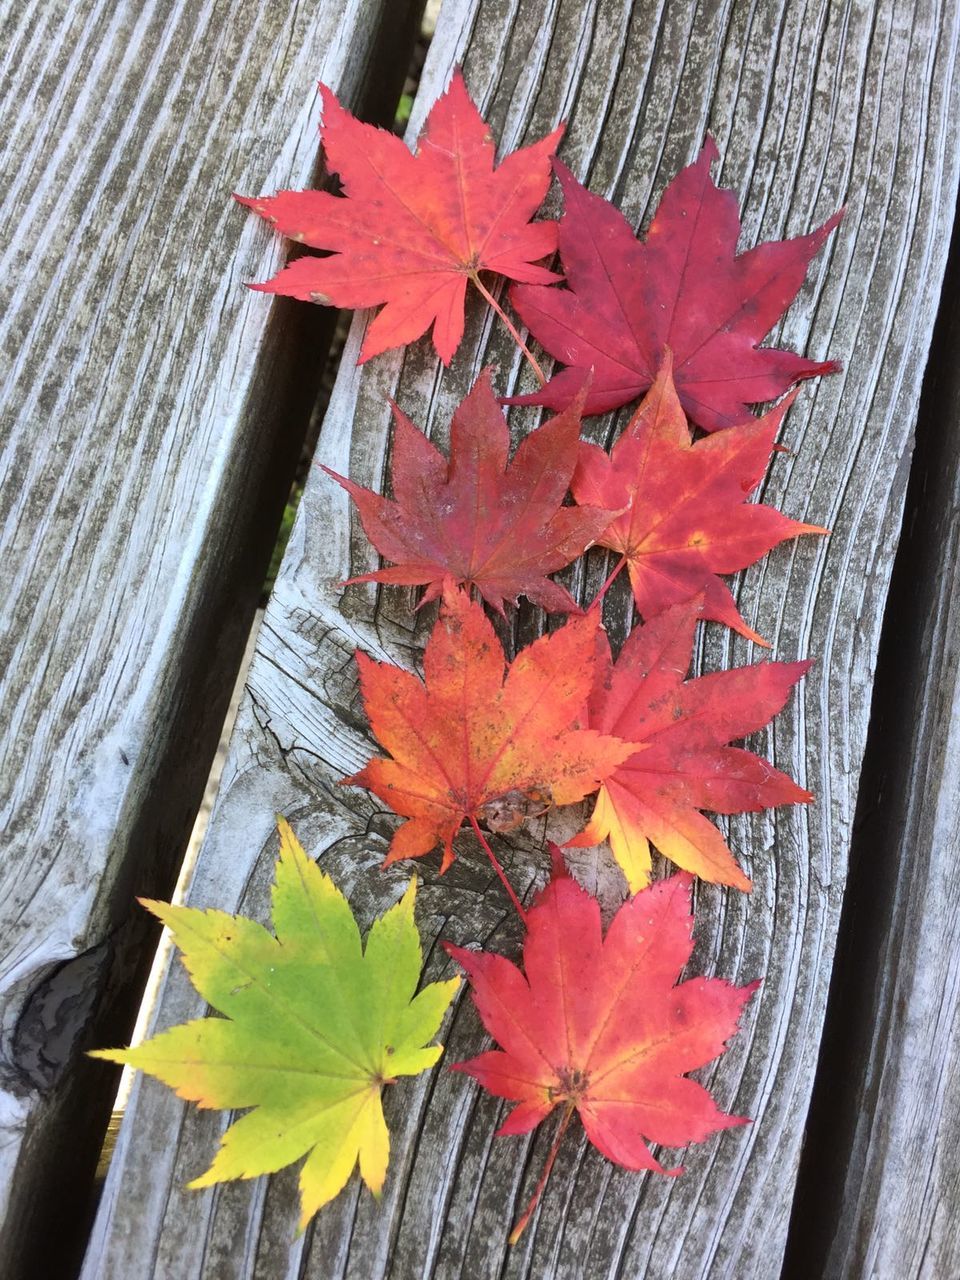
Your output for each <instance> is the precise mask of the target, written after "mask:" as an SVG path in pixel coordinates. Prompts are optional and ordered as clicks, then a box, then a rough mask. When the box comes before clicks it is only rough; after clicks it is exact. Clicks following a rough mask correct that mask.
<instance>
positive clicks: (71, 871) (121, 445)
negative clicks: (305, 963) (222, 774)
mask: <svg viewBox="0 0 960 1280" xmlns="http://www.w3.org/2000/svg"><path fill="white" fill-rule="evenodd" d="M418 15H419V8H418V6H417V5H416V4H410V5H407V4H399V5H389V6H388V5H385V4H383V3H382V0H330V2H329V3H326V4H322V5H309V6H299V5H296V4H283V3H279V4H271V5H263V4H260V3H257V2H256V0H249V2H248V0H240V2H239V3H237V2H236V0H234V2H233V3H229V4H228V3H225V2H221V0H146V2H145V3H128V2H127V0H78V2H77V3H73V4H70V5H67V6H64V5H59V4H57V5H50V4H43V3H38V2H36V0H28V2H27V3H16V4H13V3H9V4H3V5H2V6H0V33H2V34H0V50H2V51H3V52H2V55H0V56H2V59H3V66H4V74H3V81H2V86H3V87H2V99H0V140H2V141H0V152H2V167H3V172H4V183H3V186H2V189H0V207H2V216H3V225H4V226H5V227H6V228H8V229H10V230H13V231H14V232H15V234H13V235H11V236H8V237H6V238H5V244H4V248H3V250H2V275H0V291H2V303H0V334H2V345H3V352H4V360H3V369H2V391H0V403H2V415H3V429H2V435H0V450H2V470H3V475H4V479H5V485H4V489H3V495H2V498H0V529H2V533H0V538H2V553H0V597H2V600H3V606H2V608H3V615H2V622H0V637H2V639H0V655H2V661H0V669H2V674H0V717H2V719H0V779H2V780H0V828H2V830H3V837H2V845H3V855H2V860H0V1088H2V1092H0V1216H2V1217H3V1220H4V1229H3V1232H2V1241H3V1244H2V1245H0V1272H2V1273H3V1274H4V1275H8V1276H14V1275H16V1274H21V1273H23V1274H27V1275H31V1276H36V1275H40V1274H45V1275H46V1274H49V1275H53V1274H54V1273H55V1269H56V1268H55V1267H54V1264H53V1262H52V1260H51V1257H50V1255H49V1253H47V1252H45V1251H47V1250H49V1249H51V1248H52V1249H54V1250H56V1249H57V1248H59V1247H62V1248H63V1249H64V1250H66V1248H67V1244H66V1242H67V1241H68V1240H69V1239H70V1238H72V1237H71V1227H72V1226H75V1223H73V1221H72V1219H73V1218H75V1217H76V1216H77V1214H78V1213H81V1214H82V1213H83V1211H84V1210H85V1208H86V1203H85V1193H86V1192H87V1190H88V1188H89V1184H90V1179H91V1178H92V1174H93V1168H94V1166H95V1164H96V1157H97V1150H98V1145H99V1136H100V1135H101V1134H102V1131H103V1128H104V1126H105V1124H106V1116H107V1113H108V1112H109V1107H110V1101H111V1098H110V1094H111V1092H112V1088H113V1087H114V1085H115V1081H114V1079H113V1078H112V1077H111V1074H110V1073H109V1072H106V1073H105V1072H103V1071H99V1070H95V1069H94V1067H93V1064H92V1063H85V1062H80V1063H78V1061H77V1059H78V1053H79V1051H80V1050H82V1049H84V1048H87V1047H90V1046H91V1045H92V1044H93V1043H95V1042H97V1041H102V1039H103V1037H104V1035H107V1034H109V1035H110V1037H111V1038H114V1037H115V1036H116V1035H118V1034H120V1035H123V1034H128V1032H129V1026H130V1025H131V1020H132V1017H133V1012H134V1010H135V1007H136V1001H137V999H138V996H137V992H136V990H135V989H134V988H135V986H136V983H135V979H136V977H137V975H138V974H139V975H140V976H141V977H142V976H143V975H142V969H143V961H144V960H146V959H148V951H147V949H146V943H147V942H148V940H151V939H150V938H149V932H148V931H145V930H144V929H143V927H142V924H140V923H139V922H137V923H135V924H132V925H127V923H126V921H127V920H128V918H130V917H132V916H133V914H134V912H133V898H132V895H133V893H134V892H144V891H147V892H153V891H160V892H162V893H168V892H169V890H170V887H171V885H172V883H173V880H174V878H175V875H176V869H177V865H178V861H179V858H180V856H181V854H182V851H183V848H184V845H185V842H186V839H187V836H188V835H189V831H190V827H191V824H192V820H193V817H194V814H195V812H196V808H197V804H198V801H199V796H200V794H201V793H202V788H203V783H204V779H205V777H206V773H207V770H208V768H209V764H210V760H211V758H212V755H213V751H214V749H215V745H216V740H217V736H218V734H219V729H220V726H221V724H222V722H223V715H224V712H225V707H226V700H227V699H228V697H229V693H230V686H231V683H232V681H233V679H234V675H235V672H236V669H237V665H238V663H239V661H240V656H241V654H242V650H243V644H244V638H245V635H246V633H247V631H248V629H249V625H250V620H251V617H252V611H253V608H254V607H255V605H256V601H257V594H258V592H259V590H260V586H261V584H262V582H263V576H264V572H265V567H266V563H267V559H268V557H269V551H270V546H271V544H272V540H273V537H274V536H275V531H276V527H277V524H278V522H279V515H280V511H281V510H282V507H283V503H284V501H285V498H286V495H287V493H288V492H289V486H290V482H291V478H292V475H293V471H294V468H295V465H296V461H297V455H298V451H299V448H300V442H301V440H302V437H303V433H304V430H305V427H306V424H307V421H308V418H309V414H310V411H311V408H312V405H313V402H314V399H315V394H316V388H317V384H318V381H319V376H320V365H321V361H322V354H321V351H322V348H321V347H320V345H319V344H320V341H321V331H320V329H319V328H318V326H317V323H316V322H317V320H318V318H319V317H320V315H321V312H320V311H319V310H310V309H304V308H293V307H286V308H283V307H271V305H270V304H269V303H267V304H266V305H265V304H264V300H263V298H261V297H259V296H253V295H251V294H249V293H248V292H247V291H246V290H245V289H244V288H243V284H244V282H245V281H248V280H254V279H262V278H263V277H264V276H265V275H267V274H270V273H271V272H272V271H273V270H274V269H275V268H276V266H277V265H278V263H279V261H280V260H281V257H282V253H283V247H282V245H280V244H279V243H277V242H276V239H275V237H271V236H270V235H269V233H268V232H267V231H266V229H264V228H262V227H260V226H257V225H255V220H253V219H251V218H249V216H247V215H245V214H244V213H242V212H241V211H240V210H238V209H237V207H236V206H235V205H234V203H233V201H232V200H231V198H230V194H231V192H232V191H235V190H240V191H247V192H250V191H253V192H256V191H259V190H263V189H273V188H275V187H276V186H278V185H279V184H280V182H281V180H284V181H290V180H293V181H294V183H306V182H309V181H310V180H311V177H312V175H313V174H314V172H315V168H316V161H317V136H316V127H317V110H316V94H315V81H316V78H317V76H318V74H319V75H322V76H324V77H325V78H326V79H327V80H328V81H329V82H330V83H331V84H333V85H335V86H337V87H338V88H339V89H340V90H341V91H342V92H343V94H344V96H345V97H346V99H347V101H348V102H351V103H354V104H357V105H362V104H363V103H364V102H368V103H369V102H378V101H380V99H381V98H382V96H383V94H384V93H386V94H387V95H389V94H391V93H392V94H393V102H395V101H396V96H397V95H398V94H399V91H400V87H401V85H402V80H403V74H404V70H405V63H404V62H403V61H402V56H403V53H404V51H405V50H407V49H409V48H410V45H411V43H412V31H411V30H410V28H411V27H414V28H415V25H416V20H417V19H418ZM385 43H386V44H388V45H389V55H390V61H389V64H388V66H387V70H386V71H385V70H384V63H383V58H382V53H383V46H384V44H385ZM371 84H372V85H373V89H374V91H373V92H372V93H371V92H370V89H371ZM392 109H393V103H391V108H390V115H391V118H392ZM305 351H306V352H309V353H310V354H309V355H308V357H307V359H306V360H304V353H305ZM311 357H312V358H311ZM151 941H152V940H151ZM98 1131H99V1132H98ZM54 1209H55V1210H56V1213H55V1217H56V1221H57V1224H58V1227H57V1230H56V1231H55V1232H51V1231H50V1230H49V1223H50V1221H51V1220H52V1219H53V1217H54ZM33 1251H37V1252H36V1256H35V1255H34V1252H33ZM41 1255H43V1257H44V1258H45V1259H46V1261H45V1262H44V1263H43V1264H41V1262H40V1256H41ZM30 1259H32V1262H31V1261H30Z"/></svg>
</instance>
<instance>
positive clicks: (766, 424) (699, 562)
mask: <svg viewBox="0 0 960 1280" xmlns="http://www.w3.org/2000/svg"><path fill="white" fill-rule="evenodd" d="M671 365H672V362H671V359H670V353H669V350H668V352H667V356H666V358H665V359H664V362H663V365H662V366H661V368H660V371H659V373H658V374H657V378H656V380H655V382H654V384H653V386H652V387H651V388H650V390H649V391H648V392H647V394H646V396H645V397H644V399H643V402H642V403H641V405H640V407H639V409H638V410H637V412H636V413H635V414H634V416H633V418H632V419H631V420H630V423H629V425H628V426H627V428H626V430H625V431H624V433H623V435H622V436H620V438H619V440H617V442H616V444H615V445H614V446H613V448H612V450H611V451H610V454H609V455H607V454H606V453H605V452H604V451H603V450H602V449H600V448H598V446H597V445H595V444H587V443H585V442H584V443H581V445H580V459H579V462H578V463H577V469H576V472H575V473H574V476H573V481H572V484H571V488H572V490H573V496H574V497H575V498H576V500H577V502H585V503H589V504H591V506H593V507H596V506H605V507H611V508H617V509H619V510H620V511H621V512H622V514H621V515H618V516H617V518H616V519H615V520H613V521H612V523H611V524H610V525H609V526H608V528H607V529H606V530H605V531H604V532H603V533H601V534H599V535H598V536H597V539H596V540H597V542H599V543H600V545H601V546H604V547H610V548H611V549H612V550H614V551H618V552H620V554H621V555H622V556H623V557H624V559H625V561H626V564H627V567H628V570H629V573H630V585H631V586H632V588H633V598H634V600H635V601H636V602H637V608H638V609H639V610H640V614H641V616H642V617H644V618H652V617H654V616H656V614H658V613H662V612H663V610H664V609H665V608H667V607H669V606H670V605H674V604H682V603H684V602H686V601H689V600H692V599H693V598H694V596H696V595H699V594H701V593H702V598H703V617H705V618H710V619H712V620H714V621H716V622H723V623H726V625H727V626H729V627H733V628H734V630H736V631H739V632H740V634H741V635H744V636H747V637H748V638H749V639H751V640H756V641H757V642H758V643H759V644H764V645H765V644H766V641H765V640H763V639H762V637H760V636H758V635H757V633H756V632H755V631H754V630H753V629H752V628H750V627H748V626H747V624H746V623H745V622H744V620H743V618H742V617H741V616H740V612H739V610H738V609H737V606H736V605H735V604H734V600H733V596H732V595H731V594H730V589H729V587H727V585H726V584H725V583H723V582H721V581H720V579H719V578H718V577H717V574H719V573H734V572H736V570H738V569H744V568H746V566H747V565H749V564H753V563H754V561H755V560H759V558H760V557H761V556H763V555H765V554H766V553H767V552H768V551H769V550H770V549H771V548H772V547H775V546H776V545H777V543H779V542H783V541H784V539H786V538H795V537H797V536H798V535H799V534H802V533H827V532H828V530H826V529H821V528H818V527H817V526H816V525H812V524H800V523H799V522H798V521H796V520H790V519H789V518H788V517H787V516H785V515H782V514H781V513H780V512H779V511H777V510H776V509H775V508H774V507H767V506H763V505H761V504H760V503H755V502H753V503H748V502H747V501H746V499H747V497H748V495H749V494H751V493H752V492H753V490H754V489H755V488H756V487H757V485H758V484H759V483H760V480H761V479H762V477H763V474H764V472H765V471H766V469H767V464H768V462H769V461H770V455H771V453H772V452H773V448H774V441H775V439H776V436H777V431H778V429H779V427H780V423H781V422H782V420H783V416H784V414H785V413H786V412H787V409H788V408H789V407H790V404H791V403H792V397H788V398H787V399H786V400H783V401H781V403H780V404H778V405H776V406H775V407H774V408H773V409H771V410H770V412H769V413H768V414H766V415H765V416H764V417H763V418H761V419H760V420H759V421H757V420H755V419H754V420H751V421H750V422H749V423H748V424H746V425H744V426H742V427H731V428H729V430H727V431H722V432H719V433H717V434H716V435H712V436H706V437H701V438H700V439H699V440H698V441H697V442H696V443H694V442H693V440H692V439H691V434H690V429H689V427H688V426H687V419H686V415H685V414H684V412H683V409H682V408H681V405H680V401H679V399H678V398H677V393H676V390H675V388H674V383H673V377H672V371H671Z"/></svg>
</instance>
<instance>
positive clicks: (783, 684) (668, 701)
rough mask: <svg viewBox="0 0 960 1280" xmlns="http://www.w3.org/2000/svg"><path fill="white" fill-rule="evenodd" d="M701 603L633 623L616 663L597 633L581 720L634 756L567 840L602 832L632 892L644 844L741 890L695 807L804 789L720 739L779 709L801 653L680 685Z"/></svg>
mask: <svg viewBox="0 0 960 1280" xmlns="http://www.w3.org/2000/svg"><path fill="white" fill-rule="evenodd" d="M699 613H700V601H699V600H694V601H692V602H691V603H689V604H683V605H675V606H673V607H672V608H670V609H667V610H665V611H664V612H663V613H661V614H660V615H659V617H656V618H654V619H653V620H652V621H650V622H648V623H646V624H645V625H644V626H642V627H638V628H636V630H634V631H632V632H631V633H630V635H629V637H628V638H627V641H626V643H625V644H624V646H623V649H622V650H621V652H620V656H619V658H618V659H617V662H616V665H614V664H613V662H612V660H611V656H610V646H609V643H608V641H607V638H606V634H605V633H604V632H602V631H598V633H597V648H598V651H599V652H598V660H597V667H596V671H595V675H594V686H593V692H592V694H591V697H590V720H589V723H590V727H591V728H593V729H596V730H597V731H598V732H599V733H605V734H607V733H608V734H615V735H616V736H617V737H619V738H623V739H625V740H627V741H629V742H632V743H634V744H635V746H636V754H635V755H633V756H631V757H630V759H629V760H627V761H626V762H625V763H624V764H622V765H620V766H619V767H618V768H617V769H616V770H615V771H614V772H613V773H612V774H610V776H609V777H607V778H605V779H604V781H603V783H602V784H601V786H600V792H599V794H598V796H597V801H596V805H595V807H594V811H593V816H592V817H591V819H590V822H589V824H588V825H587V827H586V829H585V830H584V831H583V832H582V833H581V834H580V835H579V836H576V837H575V838H574V839H573V840H571V841H569V844H571V845H580V846H582V845H595V844H599V843H600V842H601V841H602V840H607V839H608V840H609V841H610V847H611V849H612V850H613V854H614V857H615V858H616V860H617V862H618V863H619V864H620V867H621V868H622V870H623V873H624V875H625V876H626V878H627V882H628V883H629V885H630V890H631V892H633V893H635V892H636V891H637V890H638V889H642V888H643V887H644V886H645V885H646V884H648V883H649V881H650V867H651V859H650V845H651V844H653V845H655V846H656V848H657V849H659V851H660V852H661V853H662V854H663V855H664V857H667V858H669V859H670V860H671V862H675V863H676V864H677V866H679V867H683V869H684V870H686V871H691V872H694V873H695V874H696V875H698V876H700V878H701V879H702V880H710V881H713V882H714V883H717V884H730V885H733V886H735V887H736V888H737V889H744V890H747V891H749V889H750V888H751V884H750V881H749V879H748V878H747V877H746V876H745V875H744V873H743V871H742V870H741V869H740V867H739V866H738V865H737V863H736V861H735V860H734V857H733V854H732V853H731V852H730V850H729V848H728V847H727V844H726V841H725V840H724V838H723V836H722V835H721V834H720V832H719V831H718V830H717V828H716V827H715V826H714V825H713V823H712V822H710V821H709V820H708V819H707V818H705V817H704V816H703V814H702V813H700V812H699V810H701V809H707V810H709V811H710V812H711V813H748V812H755V811H757V810H760V809H768V808H772V807H773V806H775V805H783V804H806V803H808V802H809V801H810V800H812V799H813V796H812V795H811V793H810V792H809V791H804V790H803V789H802V788H801V787H798V786H797V784H796V783H795V782H794V781H793V780H792V779H791V778H788V777H787V775H786V774H785V773H781V772H780V771H779V770H778V769H774V768H773V766H772V765H770V764H768V763H767V761H766V760H762V759H760V758H759V757H758V756H756V755H754V754H753V753H752V752H750V751H746V750H744V749H743V748H740V747H731V746H730V745H729V743H731V742H733V741H735V740H736V739H738V738H743V737H745V736H746V735H747V734H750V733H754V732H756V731H757V730H758V729H761V728H763V726H764V725H766V724H767V723H768V722H769V721H770V720H771V719H772V718H773V716H775V715H776V714H777V712H778V711H780V710H781V708H782V707H783V705H784V704H785V702H786V700H787V698H788V697H789V695H790V690H791V689H792V688H793V686H794V685H795V684H796V683H797V681H798V680H799V679H800V677H801V676H803V675H804V674H805V673H806V672H807V671H808V670H809V669H810V666H811V665H812V664H811V663H809V662H758V663H755V664H754V665H753V666H750V667H736V668H734V669H733V670H732V671H717V672H713V673H712V674H710V675H706V676H700V677H699V678H697V679H694V680H689V681H687V682H686V683H684V675H685V674H686V672H687V671H688V669H689V666H690V655H691V652H692V649H693V633H694V629H695V627H696V624H697V618H698V616H699Z"/></svg>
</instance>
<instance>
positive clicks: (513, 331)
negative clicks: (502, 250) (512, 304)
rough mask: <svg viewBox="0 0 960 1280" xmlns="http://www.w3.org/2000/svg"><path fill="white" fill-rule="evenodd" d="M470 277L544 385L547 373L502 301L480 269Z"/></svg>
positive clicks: (538, 379)
mask: <svg viewBox="0 0 960 1280" xmlns="http://www.w3.org/2000/svg"><path fill="white" fill-rule="evenodd" d="M470 279H471V280H472V281H473V283H474V284H475V285H476V286H477V289H478V290H479V291H480V293H482V294H483V296H484V297H485V298H486V300H487V302H489V304H490V306H491V307H493V309H494V311H495V312H496V313H497V315H498V316H499V317H500V319H501V320H502V321H503V323H504V324H505V325H506V326H507V330H508V332H509V334H510V337H511V338H513V340H514V342H515V343H516V344H517V346H518V347H519V348H520V350H521V351H522V352H523V354H524V355H525V356H526V357H527V360H528V361H529V362H530V368H531V369H532V370H533V372H534V373H535V374H536V375H537V381H538V382H539V383H540V385H541V387H542V386H544V385H545V383H546V381H547V378H546V374H545V373H544V372H543V370H542V369H541V368H540V365H539V363H538V361H537V358H536V356H534V354H533V352H532V351H531V350H530V348H529V347H528V346H527V344H526V343H525V342H524V340H523V339H522V338H521V337H520V331H519V330H518V329H517V326H516V325H515V324H514V323H513V321H512V320H511V319H510V317H509V316H508V315H507V313H506V312H505V311H504V309H503V307H501V305H500V303H499V302H498V301H497V300H496V298H495V297H494V296H493V294H492V293H491V292H490V290H489V289H488V288H487V286H486V285H485V284H484V283H483V281H482V280H481V279H480V273H479V272H478V271H475V272H474V273H473V275H472V276H471V277H470Z"/></svg>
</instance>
